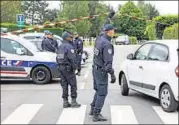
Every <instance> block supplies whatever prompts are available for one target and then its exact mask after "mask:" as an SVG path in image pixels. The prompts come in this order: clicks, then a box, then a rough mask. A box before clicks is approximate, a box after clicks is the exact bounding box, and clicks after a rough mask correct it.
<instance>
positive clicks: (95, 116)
mask: <svg viewBox="0 0 179 125" xmlns="http://www.w3.org/2000/svg"><path fill="white" fill-rule="evenodd" d="M98 121H107V119H106V118H104V117H103V116H102V115H101V114H94V115H93V122H98Z"/></svg>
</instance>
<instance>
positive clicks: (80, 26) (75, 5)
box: [58, 1, 91, 36]
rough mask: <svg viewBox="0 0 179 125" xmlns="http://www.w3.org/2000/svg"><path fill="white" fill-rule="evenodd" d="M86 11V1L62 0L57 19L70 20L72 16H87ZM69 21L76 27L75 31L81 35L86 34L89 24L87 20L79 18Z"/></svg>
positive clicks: (87, 10) (87, 9)
mask: <svg viewBox="0 0 179 125" xmlns="http://www.w3.org/2000/svg"><path fill="white" fill-rule="evenodd" d="M88 12H89V8H88V1H62V3H61V10H60V12H59V14H58V19H59V20H71V19H74V18H81V17H84V16H88V14H89V13H88ZM71 23H72V25H74V26H75V27H76V30H77V32H78V33H79V34H80V35H82V36H85V35H87V33H88V30H89V28H90V26H91V25H90V22H89V21H88V20H79V21H75V22H71Z"/></svg>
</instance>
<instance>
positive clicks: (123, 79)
mask: <svg viewBox="0 0 179 125" xmlns="http://www.w3.org/2000/svg"><path fill="white" fill-rule="evenodd" d="M120 81H121V94H122V95H123V96H128V94H129V88H128V85H127V80H126V76H125V75H124V74H122V76H121V79H120Z"/></svg>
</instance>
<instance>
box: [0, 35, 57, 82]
mask: <svg viewBox="0 0 179 125" xmlns="http://www.w3.org/2000/svg"><path fill="white" fill-rule="evenodd" d="M0 45H1V55H0V58H1V60H0V62H1V69H0V79H1V80H14V79H16V80H19V79H20V80H21V79H27V80H33V82H34V83H36V84H46V83H49V82H50V81H51V80H52V79H54V78H60V75H59V73H58V66H57V64H56V54H54V53H51V52H42V51H40V50H39V49H38V48H37V47H36V46H35V45H34V44H32V43H31V42H30V41H28V40H26V39H24V38H21V37H19V36H16V35H12V34H1V44H0Z"/></svg>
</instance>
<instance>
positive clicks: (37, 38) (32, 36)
mask: <svg viewBox="0 0 179 125" xmlns="http://www.w3.org/2000/svg"><path fill="white" fill-rule="evenodd" d="M19 36H20V37H23V38H25V39H27V40H29V41H31V42H32V43H33V44H35V45H36V46H37V47H38V48H39V49H40V50H42V48H41V44H42V40H43V37H44V33H37V32H34V33H25V34H20V35H19ZM53 36H54V39H55V40H57V42H58V46H59V45H60V44H61V43H62V40H63V39H62V38H61V37H60V36H58V35H53ZM88 58H89V54H88V52H87V51H85V50H84V52H83V55H82V62H81V64H82V65H83V64H84V63H85V62H86V60H87V59H88Z"/></svg>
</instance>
